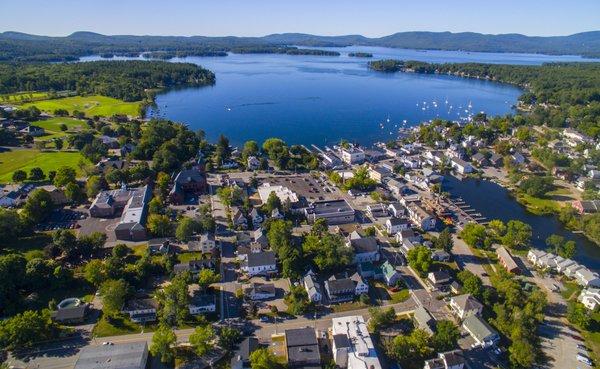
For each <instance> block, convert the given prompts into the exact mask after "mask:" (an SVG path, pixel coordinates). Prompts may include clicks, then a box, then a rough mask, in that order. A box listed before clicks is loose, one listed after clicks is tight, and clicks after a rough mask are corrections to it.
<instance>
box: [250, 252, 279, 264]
mask: <svg viewBox="0 0 600 369" xmlns="http://www.w3.org/2000/svg"><path fill="white" fill-rule="evenodd" d="M275 263H276V260H275V253H274V252H273V251H263V252H256V253H250V254H248V267H256V266H261V265H275Z"/></svg>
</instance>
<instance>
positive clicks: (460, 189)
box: [444, 176, 600, 270]
mask: <svg viewBox="0 0 600 369" xmlns="http://www.w3.org/2000/svg"><path fill="white" fill-rule="evenodd" d="M444 190H445V191H448V192H449V193H450V194H451V195H452V196H458V197H462V198H463V199H464V200H465V201H466V202H467V203H468V204H469V205H471V206H472V207H473V208H475V209H477V210H478V211H479V212H481V214H483V215H484V216H485V217H487V218H488V219H490V220H491V219H500V220H502V221H504V222H507V221H509V220H511V219H516V220H520V221H522V222H525V223H527V224H529V225H530V226H531V228H532V231H533V236H532V239H531V244H532V245H533V246H534V247H535V248H539V249H545V248H546V247H547V246H546V238H548V236H550V235H552V234H558V235H560V236H563V237H564V238H566V239H567V240H573V241H575V242H576V243H577V254H576V255H575V257H574V260H576V261H577V262H579V263H581V264H583V265H586V266H588V267H589V268H592V269H595V270H600V247H598V245H596V244H594V243H593V242H591V241H590V240H588V239H587V238H586V237H585V236H583V235H581V234H575V233H573V232H571V231H569V230H567V229H565V227H564V226H563V224H562V223H561V222H560V221H559V220H558V219H557V218H556V217H555V216H552V215H546V216H540V215H535V214H532V213H530V212H528V211H527V210H526V209H525V207H524V206H522V205H521V204H519V203H518V202H517V201H516V200H515V199H514V197H512V196H511V194H510V192H509V191H508V190H506V189H505V188H503V187H502V186H499V185H497V184H495V183H493V182H490V181H481V180H475V179H464V180H462V181H461V180H458V179H456V178H455V177H453V176H447V177H446V179H445V180H444ZM498 204H502V205H501V206H498Z"/></svg>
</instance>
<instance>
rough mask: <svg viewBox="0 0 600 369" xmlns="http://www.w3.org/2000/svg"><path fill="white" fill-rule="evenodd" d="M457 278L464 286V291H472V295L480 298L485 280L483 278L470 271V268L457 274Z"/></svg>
mask: <svg viewBox="0 0 600 369" xmlns="http://www.w3.org/2000/svg"><path fill="white" fill-rule="evenodd" d="M456 277H457V279H458V280H459V281H460V283H461V284H462V286H463V291H464V292H465V293H470V294H471V295H473V296H475V297H476V298H479V297H480V296H481V294H482V293H483V282H482V281H481V279H480V278H479V277H478V276H476V275H475V274H473V273H472V272H470V271H469V270H463V271H461V272H459V273H458V274H457V275H456Z"/></svg>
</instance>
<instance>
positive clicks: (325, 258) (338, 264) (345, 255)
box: [302, 233, 354, 272]
mask: <svg viewBox="0 0 600 369" xmlns="http://www.w3.org/2000/svg"><path fill="white" fill-rule="evenodd" d="M302 251H303V253H304V255H305V257H308V258H310V259H312V260H313V261H314V263H315V265H316V266H317V267H318V268H319V270H321V271H323V272H332V271H336V270H339V269H341V268H344V267H346V266H347V265H350V264H351V263H352V259H353V256H354V255H353V252H352V249H351V248H350V247H347V246H346V245H345V243H344V239H343V238H342V236H340V235H337V234H330V233H325V234H322V235H320V236H317V235H312V234H309V235H307V236H306V237H305V239H304V243H303V245H302Z"/></svg>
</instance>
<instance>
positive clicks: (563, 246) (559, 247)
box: [546, 234, 577, 259]
mask: <svg viewBox="0 0 600 369" xmlns="http://www.w3.org/2000/svg"><path fill="white" fill-rule="evenodd" d="M546 245H547V246H548V247H549V248H550V249H551V250H552V251H554V252H555V253H556V254H558V255H559V256H561V257H563V258H565V259H570V258H572V257H573V256H575V252H576V251H577V244H576V243H575V242H574V241H566V240H565V238H564V237H562V236H560V235H557V234H553V235H550V236H548V238H546Z"/></svg>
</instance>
